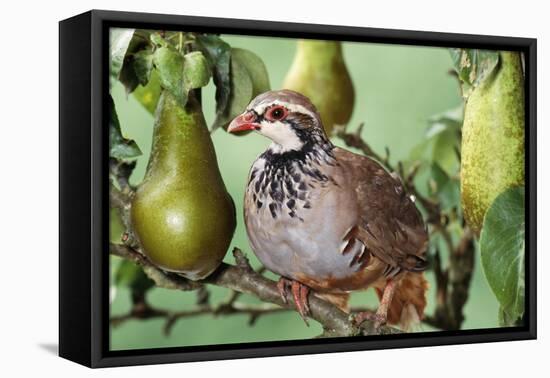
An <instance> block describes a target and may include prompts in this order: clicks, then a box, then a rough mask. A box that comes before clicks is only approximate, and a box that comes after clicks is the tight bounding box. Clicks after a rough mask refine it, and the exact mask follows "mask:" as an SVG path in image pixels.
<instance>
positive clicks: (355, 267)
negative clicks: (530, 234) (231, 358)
mask: <svg viewBox="0 0 550 378" xmlns="http://www.w3.org/2000/svg"><path fill="white" fill-rule="evenodd" d="M109 50H110V51H109V53H110V63H109V64H110V67H109V68H110V70H109V74H110V77H109V83H110V86H109V94H108V95H107V94H106V96H108V97H107V98H108V104H109V106H110V109H109V110H110V118H109V119H110V122H109V125H108V127H109V137H110V149H109V178H110V258H109V279H110V282H109V287H110V298H109V300H110V309H109V316H110V318H109V325H110V327H109V329H110V334H109V345H110V350H112V351H120V350H132V349H144V348H163V347H182V346H207V345H221V344H243V343H250V342H268V341H288V340H304V339H312V338H318V337H323V338H330V337H357V336H363V337H369V336H373V335H386V337H393V335H394V334H401V333H413V332H433V333H435V334H436V333H437V332H439V331H449V330H452V331H460V330H471V329H489V328H499V327H514V326H520V325H522V324H523V317H524V297H525V293H524V292H525V289H524V288H525V285H524V272H525V208H524V204H525V193H524V185H525V147H524V146H525V98H524V90H525V83H524V80H525V79H524V60H523V56H522V55H521V54H520V53H518V52H514V51H493V50H479V49H464V48H461V47H460V46H449V47H448V48H443V47H430V46H405V45H397V44H375V43H368V42H348V41H338V40H312V39H299V38H296V39H293V38H278V37H276V36H274V37H259V36H246V35H226V34H221V35H220V34H210V33H200V32H195V31H185V30H181V31H180V30H140V29H122V28H111V29H110V46H109Z"/></svg>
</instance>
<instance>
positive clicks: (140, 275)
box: [114, 260, 155, 292]
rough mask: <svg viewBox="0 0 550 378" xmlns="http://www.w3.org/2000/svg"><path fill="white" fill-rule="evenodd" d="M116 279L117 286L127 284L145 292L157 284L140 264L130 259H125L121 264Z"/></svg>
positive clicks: (126, 285) (131, 287) (133, 288)
mask: <svg viewBox="0 0 550 378" xmlns="http://www.w3.org/2000/svg"><path fill="white" fill-rule="evenodd" d="M114 281H115V285H116V286H125V287H129V288H130V289H132V290H137V291H140V292H145V291H147V290H148V289H150V288H152V287H153V286H154V285H155V284H154V282H153V281H152V280H151V279H150V278H149V277H147V275H146V274H145V273H144V272H143V269H141V267H140V266H138V265H136V264H135V263H133V262H131V261H129V260H123V261H122V262H121V263H120V264H119V266H118V269H117V271H116V273H115V279H114Z"/></svg>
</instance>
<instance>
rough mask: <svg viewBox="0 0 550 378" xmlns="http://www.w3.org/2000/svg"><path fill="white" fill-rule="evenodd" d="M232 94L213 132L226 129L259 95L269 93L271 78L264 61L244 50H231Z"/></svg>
mask: <svg viewBox="0 0 550 378" xmlns="http://www.w3.org/2000/svg"><path fill="white" fill-rule="evenodd" d="M230 76H231V93H230V95H229V103H228V107H227V109H226V110H225V111H224V112H223V113H222V114H220V115H218V117H216V120H215V121H214V125H213V130H215V129H216V128H218V127H226V126H227V125H228V124H229V122H231V120H232V119H233V118H235V117H236V116H238V115H239V114H241V113H242V112H243V111H244V110H245V109H246V107H247V105H248V104H249V103H250V101H252V99H253V98H254V97H256V96H257V95H258V94H260V93H263V92H265V91H268V90H269V88H270V86H269V76H268V74H267V69H266V68H265V65H264V63H263V62H262V60H261V59H260V58H259V57H258V56H257V55H256V54H254V53H252V52H251V51H248V50H244V49H237V48H235V49H231V75H230Z"/></svg>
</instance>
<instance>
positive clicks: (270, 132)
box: [258, 121, 304, 152]
mask: <svg viewBox="0 0 550 378" xmlns="http://www.w3.org/2000/svg"><path fill="white" fill-rule="evenodd" d="M261 125H262V128H261V129H260V130H258V132H259V133H260V134H262V135H264V136H266V137H268V138H269V139H271V140H272V141H273V142H274V145H272V146H271V149H272V150H273V151H274V152H285V151H290V150H299V149H300V148H302V146H303V145H304V143H303V142H302V141H301V140H300V138H298V136H297V135H296V133H295V132H294V131H293V130H292V129H291V128H290V126H289V125H287V124H285V123H282V122H269V121H263V122H262V123H261Z"/></svg>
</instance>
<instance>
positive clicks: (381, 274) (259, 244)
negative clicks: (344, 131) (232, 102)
mask: <svg viewBox="0 0 550 378" xmlns="http://www.w3.org/2000/svg"><path fill="white" fill-rule="evenodd" d="M245 130H254V131H256V132H257V133H259V134H261V135H263V136H265V137H267V138H269V139H271V141H272V143H271V144H270V145H269V147H268V148H267V150H266V151H265V152H263V153H262V154H261V155H260V156H259V157H258V158H257V159H256V161H255V162H254V163H253V165H252V168H251V169H250V173H249V177H248V184H247V187H246V192H245V198H244V219H245V224H246V231H247V234H248V238H249V241H250V246H251V248H252V250H253V252H254V253H255V254H256V256H257V257H258V259H259V260H260V261H261V262H262V264H264V266H265V267H266V268H267V269H269V270H271V271H272V272H274V273H276V274H278V275H280V276H281V279H280V280H279V282H278V285H277V286H278V288H279V291H280V294H281V296H282V298H283V300H285V301H286V300H287V295H288V294H290V293H289V290H290V292H291V294H292V296H293V299H294V303H295V305H296V308H297V310H298V312H299V313H300V315H301V316H302V318H304V320H305V319H306V317H307V316H308V315H309V305H308V295H309V293H310V290H312V293H313V294H315V295H318V296H320V297H321V298H325V299H327V300H329V301H331V302H333V303H334V304H336V305H338V306H339V307H340V308H342V309H344V310H347V297H348V295H349V293H350V292H352V291H356V290H364V289H367V288H369V287H374V288H375V290H376V292H377V294H378V297H379V298H380V305H379V307H378V309H377V311H376V312H375V313H371V312H364V313H360V314H357V315H356V316H355V319H356V320H357V321H358V322H359V323H361V322H362V321H364V320H366V319H370V320H373V321H374V322H375V324H376V326H380V325H382V324H385V323H386V322H389V323H391V324H400V325H401V326H402V327H405V328H406V327H408V326H410V325H411V324H412V323H415V322H419V320H420V319H421V318H422V315H423V312H424V307H425V305H426V298H425V293H426V290H427V282H426V280H425V278H424V275H423V273H422V271H423V270H424V269H425V268H426V255H425V253H426V247H427V241H428V235H427V230H426V227H425V225H424V222H423V220H422V216H421V214H420V213H419V211H418V209H417V208H416V206H415V204H414V199H413V198H412V197H411V196H409V195H408V194H407V193H406V192H405V190H404V187H403V185H402V183H401V181H400V180H399V179H398V178H396V177H394V176H393V175H392V174H390V173H389V172H388V171H387V170H385V169H384V168H383V166H381V165H380V164H379V163H378V162H377V161H375V160H373V159H371V158H369V157H365V156H362V155H357V154H355V153H352V152H350V151H347V150H344V149H342V148H339V147H336V146H334V145H333V144H332V143H331V141H330V140H329V138H328V137H327V136H326V134H325V132H324V129H323V125H322V123H321V118H320V115H319V114H318V112H317V111H316V109H315V107H314V106H313V104H312V103H311V102H310V101H309V99H308V98H307V97H305V96H303V95H301V94H299V93H297V92H294V91H290V90H280V91H270V92H266V93H263V94H261V95H259V96H258V97H256V98H255V99H254V100H252V102H251V103H250V104H249V105H248V107H247V108H246V110H245V111H244V113H243V114H241V115H239V116H238V117H236V118H235V119H234V120H233V121H232V122H231V124H230V125H229V128H228V131H229V132H239V131H245Z"/></svg>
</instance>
